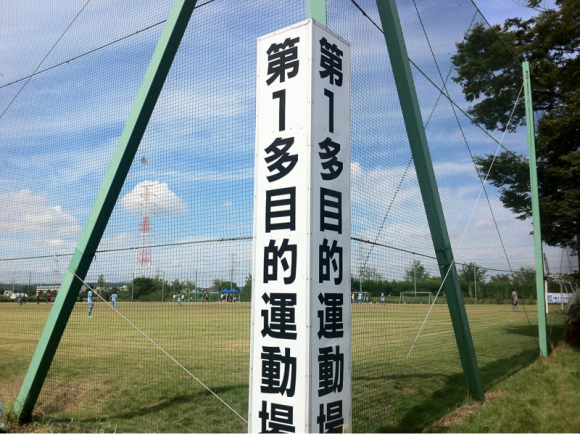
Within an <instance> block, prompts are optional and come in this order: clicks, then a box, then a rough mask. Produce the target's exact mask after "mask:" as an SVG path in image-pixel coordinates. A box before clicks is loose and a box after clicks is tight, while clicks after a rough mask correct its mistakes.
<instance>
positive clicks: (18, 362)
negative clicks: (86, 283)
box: [0, 302, 563, 432]
mask: <svg viewBox="0 0 580 434" xmlns="http://www.w3.org/2000/svg"><path fill="white" fill-rule="evenodd" d="M535 308H536V307H535V306H533V307H529V308H528V310H529V312H528V315H526V313H524V312H520V313H513V312H511V306H509V305H499V306H498V305H468V306H467V311H468V316H469V320H470V324H471V327H472V333H473V337H474V343H475V347H476V352H477V356H478V361H479V364H480V369H481V373H482V377H483V381H484V386H485V388H486V389H490V388H492V387H493V386H495V385H496V384H498V383H499V382H501V381H503V380H504V379H506V378H507V377H508V376H509V375H511V374H513V373H514V372H516V371H518V370H519V369H521V368H522V367H524V366H527V365H529V364H530V363H531V362H532V361H533V360H534V359H535V358H536V357H537V355H538V350H537V344H536V342H535V338H534V335H535V334H536V333H537V318H534V313H536V311H535ZM119 311H120V312H122V313H123V315H125V316H126V317H127V318H128V319H129V320H130V321H131V322H133V324H135V326H136V327H138V328H139V329H141V330H142V331H143V332H144V333H146V334H147V335H148V336H149V337H150V338H151V339H152V340H154V341H155V342H157V343H158V344H159V345H160V346H161V347H162V348H163V349H164V350H165V351H167V353H169V354H170V355H171V356H172V357H174V358H175V359H176V360H177V361H179V363H181V364H182V365H183V366H184V367H185V368H186V369H187V370H189V371H190V372H191V373H192V374H193V375H195V376H196V377H197V378H198V379H199V380H200V381H202V382H203V383H204V384H205V385H206V386H207V387H209V388H210V389H211V390H212V391H213V392H214V393H216V394H217V395H218V396H219V397H220V398H222V399H223V400H224V401H225V402H227V403H228V405H230V406H231V407H232V408H234V409H235V410H236V411H237V412H238V413H240V415H241V416H242V417H243V418H246V417H247V405H248V402H247V401H248V377H249V374H248V373H249V338H250V308H249V305H248V304H246V303H223V304H222V303H209V304H204V303H184V305H183V306H181V307H178V306H177V305H176V303H173V302H166V303H119ZM427 311H428V306H426V305H399V304H388V305H386V306H379V305H376V304H375V305H370V304H363V305H353V325H352V327H353V329H352V330H353V429H354V431H358V432H360V431H367V432H368V431H369V429H370V427H371V426H372V424H373V421H374V419H375V417H376V415H377V413H378V412H379V410H380V409H381V407H382V405H383V403H384V401H385V398H386V396H387V394H388V392H389V390H390V389H391V387H392V385H393V382H394V380H395V378H396V377H397V374H398V373H399V370H400V367H401V365H402V363H403V361H404V360H405V357H406V356H407V353H408V351H409V349H410V347H411V344H412V342H413V339H414V337H415V336H416V334H417V332H418V330H419V328H420V327H421V323H422V321H423V319H424V317H425V315H426V313H427ZM48 313H49V307H48V306H46V305H45V304H42V305H40V306H37V305H36V304H28V305H27V306H22V307H19V306H18V305H17V304H15V303H2V304H0V351H1V353H0V400H2V402H4V404H5V405H6V406H11V405H12V404H13V402H14V400H15V399H16V396H17V394H18V391H19V389H20V386H21V383H22V379H23V377H24V375H25V373H26V369H27V367H28V363H29V362H30V359H31V357H32V354H33V352H34V349H35V347H36V343H37V342H38V338H39V336H40V333H41V331H42V328H43V325H44V322H45V321H46V318H47V316H48ZM536 315H537V313H536ZM93 316H94V318H92V319H87V318H86V304H78V305H77V307H75V310H74V311H73V314H72V316H71V319H70V322H69V325H68V327H67V331H66V332H65V336H64V337H63V340H62V342H61V345H60V347H59V350H58V353H57V356H56V358H55V361H54V363H53V366H52V368H51V370H50V373H49V376H48V378H47V381H46V383H45V386H44V389H43V392H42V394H41V397H40V399H39V403H38V406H37V408H36V411H35V414H36V415H37V417H36V421H37V422H38V423H41V425H40V426H41V428H40V430H41V431H42V430H48V429H47V427H50V426H59V430H61V431H62V430H68V428H67V427H70V430H71V431H84V430H87V431H94V430H97V431H99V430H101V431H143V432H155V431H156V432H166V431H171V432H185V431H193V432H240V431H241V432H243V431H247V426H246V424H245V423H244V421H243V420H242V419H241V418H240V417H238V416H236V415H235V414H234V413H233V412H232V411H231V410H229V409H228V408H227V407H226V406H225V405H224V404H222V403H221V402H220V401H219V400H218V399H217V398H215V397H214V396H213V395H212V394H211V393H210V392H208V391H207V390H206V389H205V388H204V387H202V386H201V385H200V384H199V383H198V382H197V381H196V380H195V379H194V378H192V377H191V376H190V375H189V374H187V373H186V372H185V371H184V370H183V369H181V368H180V367H179V366H177V364H176V363H175V362H173V361H172V360H171V359H170V358H169V357H168V356H167V355H165V354H163V353H162V352H161V351H160V350H159V349H157V348H156V347H155V346H154V345H152V344H151V342H150V341H148V340H147V339H146V338H145V337H144V336H143V335H142V334H141V333H140V332H139V331H137V330H136V329H135V328H134V327H132V326H131V325H130V324H129V323H128V322H127V321H125V320H124V319H123V318H122V317H120V316H119V315H118V314H117V313H116V312H114V311H113V310H112V309H111V308H109V307H108V306H106V305H105V304H104V303H97V306H96V308H95V309H94V311H93ZM562 317H563V316H562V315H551V316H550V321H552V322H551V323H550V325H551V326H552V327H551V329H552V333H553V334H554V335H555V336H556V335H558V336H559V335H561V330H562V323H563V319H562ZM528 318H529V319H528ZM466 399H467V394H466V389H465V381H464V377H463V374H462V370H461V365H460V361H459V355H458V352H457V347H456V344H455V338H454V334H453V331H452V327H451V322H450V318H449V313H448V309H447V306H445V305H436V306H435V307H434V309H433V312H432V314H431V316H430V318H429V321H428V322H427V324H426V326H425V328H424V329H423V332H422V337H421V338H420V339H419V341H418V343H417V345H416V347H415V349H414V350H413V353H412V355H411V357H410V358H409V362H408V363H407V365H406V366H405V369H404V371H403V373H402V375H401V377H400V379H399V381H398V382H397V384H396V386H395V388H394V390H393V393H392V395H391V396H390V398H389V400H388V402H387V404H386V406H385V408H384V411H383V412H382V413H381V417H380V418H379V420H378V422H377V424H376V427H375V432H385V431H398V432H400V431H421V430H422V429H423V428H424V427H425V426H426V425H428V424H429V423H432V422H433V421H435V420H437V419H439V418H441V417H442V416H444V415H445V414H447V413H448V412H449V411H450V410H452V409H454V408H456V407H457V406H459V405H461V404H463V403H464V402H465V401H466ZM43 416H44V417H45V418H44V419H43ZM46 418H49V419H46ZM71 420H73V421H74V422H73V424H72V425H70V421H71ZM42 424H44V425H42Z"/></svg>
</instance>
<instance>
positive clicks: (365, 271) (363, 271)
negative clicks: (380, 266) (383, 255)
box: [358, 266, 383, 281]
mask: <svg viewBox="0 0 580 434" xmlns="http://www.w3.org/2000/svg"><path fill="white" fill-rule="evenodd" d="M358 274H359V276H358V277H359V279H362V280H363V281H364V280H382V279H383V275H382V274H381V273H379V272H378V271H377V269H376V268H374V267H369V266H362V267H360V269H359V273H358Z"/></svg>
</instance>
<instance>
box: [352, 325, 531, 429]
mask: <svg viewBox="0 0 580 434" xmlns="http://www.w3.org/2000/svg"><path fill="white" fill-rule="evenodd" d="M528 330H529V327H528ZM522 333H523V332H522ZM537 356H538V350H537V349H529V350H524V351H521V352H520V353H517V354H515V355H513V356H511V357H507V358H503V359H498V360H495V361H493V362H490V363H487V364H485V365H484V366H480V371H481V376H482V379H483V383H484V389H485V390H488V389H489V388H491V387H493V386H494V385H496V384H498V383H500V382H501V381H503V380H504V379H506V378H507V377H509V376H510V375H512V374H513V373H515V372H517V371H518V370H520V369H522V368H523V367H525V366H528V365H530V364H531V363H532V362H533V361H534V360H536V358H537ZM398 392H400V391H399V390H397V391H396V392H395V393H394V394H393V395H394V396H392V397H391V399H397V398H398V397H397V395H398V394H399V393H398ZM467 399H468V398H467V392H466V388H465V377H464V375H463V374H451V375H447V376H444V381H443V384H442V385H440V387H438V388H437V390H435V391H433V392H432V393H431V394H430V395H429V396H424V397H423V399H422V400H421V402H420V403H418V404H415V405H406V406H404V413H403V414H401V412H400V406H395V407H394V408H393V410H391V411H385V412H384V413H383V415H382V416H381V420H379V423H378V424H377V426H376V427H375V429H374V432H420V431H422V430H423V429H424V428H425V427H426V426H428V425H429V424H431V423H433V422H435V421H437V420H439V419H440V418H442V417H443V416H445V415H446V414H447V413H449V411H451V410H453V409H455V408H457V407H459V406H460V405H462V404H464V403H465V402H466V401H467ZM381 405H382V403H381ZM379 408H380V407H378V408H377V412H378V409H379ZM393 411H394V412H398V413H399V415H398V417H397V415H396V414H395V415H393V413H392V412H393ZM375 414H376V413H375ZM393 416H394V417H393ZM389 419H390V420H391V421H392V422H391V423H390V421H389ZM372 422H373V421H372V420H371V421H370V423H369V424H368V427H366V426H365V428H366V430H369V429H370V426H371V424H372ZM360 425H363V424H360ZM364 425H367V424H366V423H365V424H364ZM356 428H357V430H360V429H361V428H362V426H359V427H356Z"/></svg>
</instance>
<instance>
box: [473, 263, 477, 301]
mask: <svg viewBox="0 0 580 434" xmlns="http://www.w3.org/2000/svg"><path fill="white" fill-rule="evenodd" d="M473 286H475V304H477V267H473Z"/></svg>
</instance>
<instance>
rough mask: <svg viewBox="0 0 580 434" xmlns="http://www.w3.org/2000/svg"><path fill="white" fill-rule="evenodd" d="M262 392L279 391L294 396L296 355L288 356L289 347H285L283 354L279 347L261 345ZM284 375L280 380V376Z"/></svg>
mask: <svg viewBox="0 0 580 434" xmlns="http://www.w3.org/2000/svg"><path fill="white" fill-rule="evenodd" d="M261 359H262V386H261V387H260V390H261V391H262V393H279V394H280V395H284V392H286V396H288V397H292V396H294V391H295V388H296V357H291V356H290V348H285V351H284V355H282V354H281V353H280V347H262V356H261ZM282 371H283V372H284V376H283V377H282V380H281V381H280V376H281V374H282Z"/></svg>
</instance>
